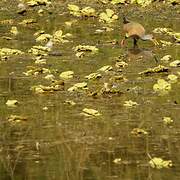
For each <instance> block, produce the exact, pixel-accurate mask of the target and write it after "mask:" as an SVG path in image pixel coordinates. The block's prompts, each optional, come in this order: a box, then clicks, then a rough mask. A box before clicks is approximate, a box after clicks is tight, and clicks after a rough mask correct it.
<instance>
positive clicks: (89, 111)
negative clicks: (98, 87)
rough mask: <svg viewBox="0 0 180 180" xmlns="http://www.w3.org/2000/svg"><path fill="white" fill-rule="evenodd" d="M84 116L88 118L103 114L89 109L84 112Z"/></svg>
mask: <svg viewBox="0 0 180 180" xmlns="http://www.w3.org/2000/svg"><path fill="white" fill-rule="evenodd" d="M82 111H83V114H84V115H86V116H100V115H101V114H100V113H99V112H98V111H97V110H95V109H88V108H84V109H83V110H82Z"/></svg>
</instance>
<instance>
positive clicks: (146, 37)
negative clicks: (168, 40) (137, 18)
mask: <svg viewBox="0 0 180 180" xmlns="http://www.w3.org/2000/svg"><path fill="white" fill-rule="evenodd" d="M142 40H145V41H146V40H149V41H152V42H153V43H154V45H155V46H157V45H159V43H158V41H157V40H156V39H155V38H154V36H153V35H152V34H147V35H144V36H143V37H142Z"/></svg>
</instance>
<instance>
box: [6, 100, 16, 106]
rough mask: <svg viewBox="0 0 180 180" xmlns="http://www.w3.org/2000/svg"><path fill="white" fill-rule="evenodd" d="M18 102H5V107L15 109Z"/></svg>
mask: <svg viewBox="0 0 180 180" xmlns="http://www.w3.org/2000/svg"><path fill="white" fill-rule="evenodd" d="M18 104H19V102H18V101H17V100H7V102H6V105H7V106H8V107H17V105H18Z"/></svg>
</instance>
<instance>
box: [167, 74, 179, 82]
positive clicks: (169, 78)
mask: <svg viewBox="0 0 180 180" xmlns="http://www.w3.org/2000/svg"><path fill="white" fill-rule="evenodd" d="M167 79H168V80H169V83H171V84H172V83H176V82H177V80H178V77H177V76H176V75H174V74H169V75H168V77H167Z"/></svg>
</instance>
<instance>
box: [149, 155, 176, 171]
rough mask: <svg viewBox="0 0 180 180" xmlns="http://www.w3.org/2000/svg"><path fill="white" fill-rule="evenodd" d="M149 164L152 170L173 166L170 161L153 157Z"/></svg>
mask: <svg viewBox="0 0 180 180" xmlns="http://www.w3.org/2000/svg"><path fill="white" fill-rule="evenodd" d="M149 164H150V166H151V167H152V168H156V169H162V168H170V167H172V166H173V164H172V161H171V160H163V159H161V158H157V157H154V158H152V159H151V160H150V161H149Z"/></svg>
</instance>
